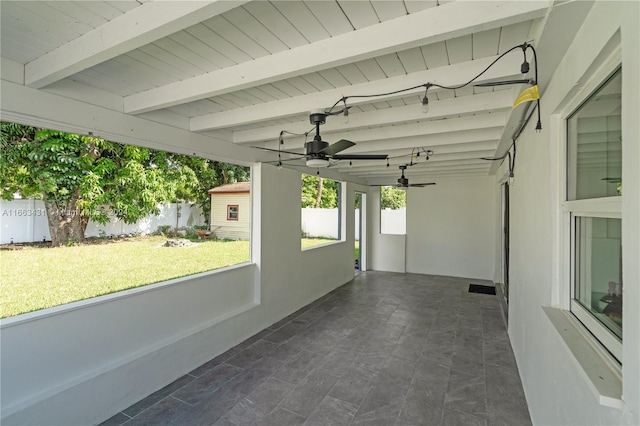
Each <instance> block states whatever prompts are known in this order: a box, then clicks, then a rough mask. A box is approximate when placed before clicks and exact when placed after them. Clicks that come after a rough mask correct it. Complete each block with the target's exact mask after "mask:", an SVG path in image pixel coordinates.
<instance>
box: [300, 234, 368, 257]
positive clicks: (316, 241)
mask: <svg viewBox="0 0 640 426" xmlns="http://www.w3.org/2000/svg"><path fill="white" fill-rule="evenodd" d="M336 241H338V240H332V239H328V238H302V239H301V240H300V242H301V244H300V245H301V247H302V249H303V250H304V249H306V248H309V247H313V246H319V245H320V244H327V243H334V242H336ZM353 255H354V259H359V258H360V241H356V245H355V249H354V253H353Z"/></svg>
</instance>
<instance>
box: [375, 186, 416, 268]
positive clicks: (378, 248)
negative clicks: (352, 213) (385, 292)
mask: <svg viewBox="0 0 640 426" xmlns="http://www.w3.org/2000/svg"><path fill="white" fill-rule="evenodd" d="M407 208H409V207H407ZM367 212H368V213H369V214H368V220H369V222H368V227H367V236H368V239H369V247H370V250H371V251H370V252H369V266H368V269H372V270H374V271H389V272H405V256H404V255H405V241H406V236H405V235H393V234H382V233H380V188H374V187H371V188H369V191H368V193H367Z"/></svg>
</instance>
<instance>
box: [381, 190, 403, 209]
mask: <svg viewBox="0 0 640 426" xmlns="http://www.w3.org/2000/svg"><path fill="white" fill-rule="evenodd" d="M403 207H407V193H406V191H404V190H403V189H400V188H395V187H393V186H382V187H380V208H381V209H391V210H397V209H401V208H403Z"/></svg>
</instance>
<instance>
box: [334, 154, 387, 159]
mask: <svg viewBox="0 0 640 426" xmlns="http://www.w3.org/2000/svg"><path fill="white" fill-rule="evenodd" d="M387 157H388V155H387V154H343V155H334V156H333V157H331V158H333V159H334V160H386V159H387Z"/></svg>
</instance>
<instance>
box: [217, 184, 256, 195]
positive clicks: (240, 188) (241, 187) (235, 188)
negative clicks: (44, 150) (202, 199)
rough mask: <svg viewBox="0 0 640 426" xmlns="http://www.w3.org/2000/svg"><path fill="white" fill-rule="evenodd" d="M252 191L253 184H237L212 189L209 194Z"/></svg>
mask: <svg viewBox="0 0 640 426" xmlns="http://www.w3.org/2000/svg"><path fill="white" fill-rule="evenodd" d="M250 189H251V182H236V183H228V184H226V185H220V186H216V187H215V188H212V189H210V190H209V191H208V192H209V194H216V193H229V192H249V191H250Z"/></svg>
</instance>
